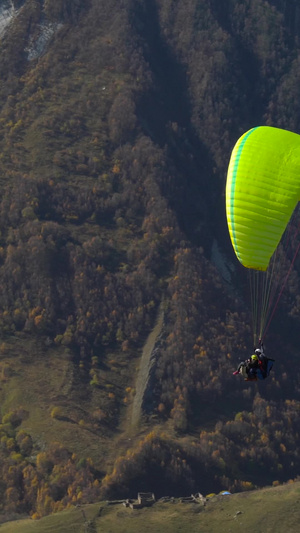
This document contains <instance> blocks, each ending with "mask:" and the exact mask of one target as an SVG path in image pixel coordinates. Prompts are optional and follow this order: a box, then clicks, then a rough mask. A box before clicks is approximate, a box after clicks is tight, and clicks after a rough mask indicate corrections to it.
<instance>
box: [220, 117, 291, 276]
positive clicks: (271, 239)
mask: <svg viewBox="0 0 300 533" xmlns="http://www.w3.org/2000/svg"><path fill="white" fill-rule="evenodd" d="M299 199H300V135H297V134H296V133H292V132H290V131H286V130H281V129H278V128H271V127H268V126H259V127H257V128H253V129H251V130H250V131H248V132H246V133H245V134H244V135H242V137H240V139H239V140H238V141H237V143H236V145H235V147H234V149H233V152H232V155H231V159H230V163H229V168H228V174H227V185H226V212H227V221H228V228H229V233H230V237H231V241H232V245H233V248H234V251H235V253H236V255H237V257H238V259H239V261H240V262H241V263H242V265H244V266H245V267H247V268H253V269H257V270H266V269H267V267H268V264H269V261H270V259H271V257H272V255H273V253H274V251H275V249H276V247H277V245H278V243H279V241H280V239H281V236H282V234H283V232H284V230H285V228H286V226H287V224H288V221H289V220H290V218H291V215H292V213H293V211H294V209H295V207H296V205H297V203H298V201H299Z"/></svg>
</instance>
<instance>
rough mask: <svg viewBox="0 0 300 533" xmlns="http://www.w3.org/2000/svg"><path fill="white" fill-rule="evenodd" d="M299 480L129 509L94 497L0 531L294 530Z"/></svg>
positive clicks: (202, 532)
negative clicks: (202, 499)
mask: <svg viewBox="0 0 300 533" xmlns="http://www.w3.org/2000/svg"><path fill="white" fill-rule="evenodd" d="M299 502H300V482H296V483H291V484H286V485H281V486H278V487H273V488H266V489H261V490H257V491H251V492H244V493H239V494H234V495H231V496H217V497H214V498H212V499H211V500H210V501H208V502H207V505H206V506H205V507H203V506H202V505H200V504H195V503H179V502H177V501H176V500H175V503H161V502H157V503H155V504H154V505H153V506H152V507H151V508H144V509H140V510H132V509H129V508H125V507H124V506H122V504H117V505H107V504H106V502H99V503H96V504H92V505H87V506H82V507H81V508H74V509H71V510H67V511H63V512H61V513H57V514H55V515H51V516H47V517H45V518H42V519H41V520H39V521H33V520H29V519H26V520H18V521H14V522H8V523H6V524H2V525H1V526H0V532H1V533H50V532H51V533H52V532H55V533H100V532H101V533H141V532H143V533H144V532H149V533H152V532H153V533H185V532H189V533H236V532H243V533H248V532H249V533H250V532H251V533H282V532H285V533H296V532H298V531H299V523H300V506H299Z"/></svg>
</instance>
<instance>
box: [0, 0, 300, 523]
mask: <svg viewBox="0 0 300 533" xmlns="http://www.w3.org/2000/svg"><path fill="white" fill-rule="evenodd" d="M2 4H3V5H2V8H3V11H2V12H1V11H0V17H1V13H5V18H3V20H2V25H1V28H2V30H1V31H2V33H1V41H0V79H1V84H0V188H1V195H0V202H1V204H0V217H1V228H0V229H1V232H0V240H1V242H0V332H1V345H0V379H1V390H0V396H1V405H2V424H1V428H0V432H1V451H0V455H1V463H2V466H1V468H2V471H1V483H0V506H1V509H2V512H3V515H5V516H7V514H8V515H9V516H10V515H11V514H12V513H26V514H30V515H32V516H33V517H35V518H39V517H41V516H44V515H45V514H49V513H51V512H53V511H57V510H60V509H63V508H65V507H67V506H69V505H73V504H76V503H81V502H83V503H89V502H91V501H94V500H95V499H97V498H98V497H115V496H120V497H123V496H125V497H129V496H131V495H132V494H134V495H135V493H136V491H137V490H151V491H155V492H156V493H157V494H158V495H164V493H168V494H170V493H171V494H182V493H183V492H185V493H190V492H191V490H194V489H195V490H200V491H201V492H204V493H205V492H209V491H214V492H215V491H216V490H221V489H230V490H237V489H239V490H240V489H249V488H252V487H254V486H263V485H266V484H272V483H273V482H274V483H275V484H277V483H278V482H282V481H286V480H288V479H290V478H291V479H294V478H296V477H297V475H298V474H299V467H300V459H299V456H298V451H297V450H298V448H299V444H300V443H299V438H300V437H299V416H300V414H299V413H300V388H299V378H300V364H299V354H298V352H299V346H298V344H299V343H298V331H299V327H300V296H299V295H300V291H299V283H300V279H299V273H300V264H299V261H298V263H297V261H296V262H295V265H294V268H293V271H292V273H291V276H290V278H289V282H288V284H287V287H286V291H285V293H284V295H283V297H282V300H281V303H280V306H279V308H278V310H277V314H276V316H275V317H274V320H273V322H272V324H271V326H270V329H269V331H268V336H267V338H266V348H267V350H268V353H269V354H272V356H273V357H274V359H276V364H275V367H274V371H273V373H272V377H270V378H269V379H268V380H266V381H265V382H263V383H260V384H258V385H257V384H253V383H250V384H248V383H245V382H242V381H240V380H239V379H235V378H234V377H233V376H232V370H233V369H234V368H235V366H236V364H237V362H238V361H239V360H240V359H244V358H246V357H247V356H248V355H249V351H250V350H252V335H251V315H250V308H249V304H250V301H249V296H248V295H247V291H246V290H245V288H246V286H247V276H246V273H245V272H244V271H243V270H242V269H241V268H240V267H239V266H238V262H237V260H236V258H235V256H234V254H233V251H232V249H231V244H230V242H229V237H228V231H227V225H226V219H225V206H224V189H225V180H226V170H227V166H228V161H229V158H230V153H231V150H232V147H233V145H234V143H235V141H236V140H237V138H238V137H239V136H240V135H241V134H242V133H243V132H244V131H246V130H247V129H250V128H251V127H253V126H256V125H272V126H277V127H282V128H285V129H289V130H291V131H294V132H296V133H300V122H299V121H300V92H299V91H300V89H299V87H300V84H299V61H300V42H299V40H300V33H299V19H300V6H298V3H297V2H296V1H294V0H289V1H284V0H274V1H271V0H268V1H264V0H228V1H226V2H224V1H223V0H210V1H207V0H176V1H173V0H160V1H158V0H122V1H120V0H118V1H117V0H23V1H22V0H18V1H17V0H13V1H12V2H11V3H9V2H2ZM7 4H10V6H7ZM4 8H5V9H4ZM8 8H9V9H8ZM0 9H1V2H0ZM8 13H9V17H8ZM3 16H4V15H3ZM7 21H8V22H7ZM6 22H7V23H6ZM216 250H217V251H218V254H216V253H215V252H216ZM224 271H225V272H226V275H225V274H224ZM161 308H163V310H164V319H163V326H162V330H161V332H160V335H159V337H158V339H157V342H156V344H155V364H154V366H152V370H151V375H150V376H149V381H148V390H147V391H146V394H145V399H144V403H143V405H142V409H143V413H144V414H143V418H142V421H141V423H140V426H139V428H135V429H132V428H130V424H129V420H130V412H131V405H132V400H133V397H134V393H135V382H136V377H137V373H138V369H139V364H140V359H141V355H142V351H143V346H144V344H145V342H146V339H147V337H148V335H149V334H150V332H151V331H153V328H154V327H155V324H156V320H157V316H158V312H159V309H161Z"/></svg>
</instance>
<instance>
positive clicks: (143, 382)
mask: <svg viewBox="0 0 300 533" xmlns="http://www.w3.org/2000/svg"><path fill="white" fill-rule="evenodd" d="M163 323H164V302H163V301H162V302H161V304H160V306H159V309H158V313H157V318H156V322H155V326H154V328H153V330H152V331H151V333H150V334H149V335H148V338H147V340H146V342H145V344H144V347H143V352H142V356H141V360H140V368H139V371H138V375H137V379H136V384H135V390H136V393H135V396H134V400H133V404H132V411H131V424H130V425H131V427H132V428H134V427H136V426H137V425H138V423H139V421H140V417H141V412H142V405H143V400H144V396H145V392H146V390H147V385H148V382H149V378H150V374H151V369H152V367H153V365H154V363H155V353H156V345H157V341H158V338H159V336H160V334H161V331H162V327H163Z"/></svg>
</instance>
